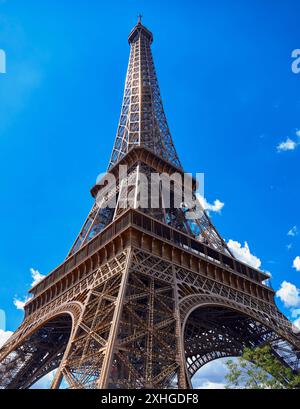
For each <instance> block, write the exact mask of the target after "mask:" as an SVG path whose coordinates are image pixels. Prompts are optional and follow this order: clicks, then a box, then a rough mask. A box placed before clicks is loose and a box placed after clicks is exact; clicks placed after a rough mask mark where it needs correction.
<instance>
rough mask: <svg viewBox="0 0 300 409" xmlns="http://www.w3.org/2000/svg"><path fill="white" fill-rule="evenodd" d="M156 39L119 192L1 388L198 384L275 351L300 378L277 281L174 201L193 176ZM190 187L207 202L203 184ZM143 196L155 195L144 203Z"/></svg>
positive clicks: (134, 86)
mask: <svg viewBox="0 0 300 409" xmlns="http://www.w3.org/2000/svg"><path fill="white" fill-rule="evenodd" d="M152 41H153V36H152V33H151V32H150V31H149V30H148V29H147V28H146V27H144V26H143V25H142V23H141V19H140V18H139V21H138V23H137V24H136V26H135V27H134V28H133V30H132V31H131V33H130V35H129V44H130V57H129V64H128V70H127V75H126V82H125V90H124V98H123V103H122V108H121V115H120V121H119V125H118V129H117V135H116V139H115V143H114V147H113V151H112V155H111V159H110V162H109V166H108V170H109V172H108V173H107V174H106V175H105V176H104V179H105V178H107V180H108V179H109V178H112V179H114V181H115V184H114V185H112V186H111V185H109V184H104V183H101V182H102V179H101V180H100V181H99V183H97V184H96V185H95V186H94V187H93V189H92V195H93V197H94V198H95V202H94V204H93V206H92V209H91V211H90V213H89V215H88V217H87V219H86V221H85V223H84V225H83V227H82V229H81V230H80V232H79V235H78V237H77V238H76V240H75V242H74V245H73V246H72V248H71V250H70V252H69V254H68V256H67V258H66V260H65V261H63V263H62V264H60V265H59V266H58V267H57V268H55V269H54V270H53V271H52V272H50V273H49V274H48V275H47V277H45V278H44V279H43V280H42V281H41V282H39V283H38V284H37V285H35V286H34V287H33V288H31V290H30V294H31V296H32V298H31V299H30V300H29V301H28V302H27V303H26V305H25V317H24V320H23V322H22V323H21V325H20V326H19V328H18V329H17V330H16V331H15V332H14V334H13V335H12V336H11V337H10V338H9V339H8V341H7V342H6V343H5V345H4V346H3V347H2V349H1V350H0V387H1V388H7V389H13V388H22V389H23V388H29V387H30V386H31V385H33V384H34V383H35V382H36V381H37V380H39V379H40V378H41V377H43V376H45V375H47V374H48V373H50V372H51V371H53V370H54V369H57V372H56V375H55V378H54V380H53V382H52V385H51V387H52V388H53V389H55V388H59V386H60V384H61V382H62V380H63V379H64V381H65V384H66V385H68V387H69V388H72V389H91V388H108V387H109V388H131V389H135V388H191V387H192V378H193V376H194V375H195V373H196V372H197V370H198V369H199V368H201V367H202V366H203V365H205V364H206V363H207V362H209V361H212V360H214V359H217V358H220V357H226V356H239V355H241V354H242V352H243V349H244V348H245V347H250V348H253V347H256V346H261V345H264V344H265V343H269V344H270V347H271V350H272V352H273V353H274V354H275V355H276V356H277V357H279V358H280V359H281V360H282V361H284V363H285V364H286V365H288V366H289V367H291V368H292V369H293V370H294V371H298V370H299V366H300V364H299V359H300V358H299V357H300V339H299V335H297V334H296V333H295V332H294V331H293V327H292V324H291V323H290V322H289V321H288V319H287V318H286V317H285V316H284V315H283V314H281V312H280V311H279V310H278V309H277V307H276V304H275V301H274V291H273V290H272V289H271V288H269V287H268V286H267V285H265V280H266V279H267V278H268V276H267V275H266V274H265V273H263V272H261V271H259V270H257V269H254V268H252V267H250V266H248V265H247V264H245V263H242V262H240V261H239V260H237V259H236V258H234V257H233V256H232V254H231V253H230V251H229V249H228V248H227V246H226V243H224V240H222V238H221V237H220V235H219V234H218V232H217V230H216V229H215V227H214V226H213V224H212V223H211V221H210V219H209V217H208V216H207V214H206V213H205V211H204V210H203V209H202V208H201V206H196V205H195V206H196V207H197V209H198V210H197V212H196V213H195V217H193V218H190V217H188V216H187V211H186V210H187V209H186V206H179V207H178V206H175V202H176V201H177V199H178V198H179V199H180V200H182V192H181V191H180V189H179V187H180V186H179V185H180V183H179V182H178V179H175V178H173V180H172V184H170V192H169V193H170V199H171V200H170V203H167V204H166V197H165V195H164V193H165V190H164V187H163V182H164V181H165V179H166V178H168V177H170V178H172V177H173V176H174V173H176V174H177V176H179V179H180V178H181V177H184V174H183V169H182V166H181V164H180V162H179V159H178V156H177V153H176V150H175V147H174V144H173V142H172V138H171V134H170V131H169V128H168V125H167V120H166V117H165V114H164V110H163V105H162V100H161V96H160V92H159V87H158V82H157V77H156V73H155V69H154V64H153V58H152V53H151V43H152ZM123 167H127V169H128V171H127V172H126V173H125V174H124V173H123V170H122V169H123ZM153 174H155V175H156V176H157V175H158V176H159V184H158V190H156V191H155V193H153V191H152V190H150V192H149V191H148V187H149V186H151V187H152V185H151V183H150V184H149V181H150V180H151V177H152V176H153ZM162 175H164V178H163V179H162V180H160V177H161V176H162ZM145 186H146V187H147V189H143V190H141V187H143V188H145ZM189 189H190V191H191V192H192V194H193V197H195V196H196V195H195V183H194V182H193V181H192V183H191V185H190V186H189ZM141 191H143V192H144V193H145V192H146V193H150V194H149V195H148V196H147V195H146V196H147V201H146V202H145V201H144V202H143V203H141V200H140V199H141ZM126 193H127V195H126ZM128 197H130V200H129V199H128ZM153 199H158V203H159V205H158V206H152V201H153ZM128 201H129V202H130V206H127V204H128V203H127V202H128ZM149 202H150V206H149V205H148V204H149ZM112 204H113V206H112ZM124 204H126V206H124Z"/></svg>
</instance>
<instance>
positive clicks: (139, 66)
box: [109, 23, 181, 169]
mask: <svg viewBox="0 0 300 409" xmlns="http://www.w3.org/2000/svg"><path fill="white" fill-rule="evenodd" d="M129 42H130V57H129V64H128V70H127V75H126V82H125V90H124V97H123V103H122V109H121V116H120V121H119V126H118V130H117V135H116V140H115V144H114V148H113V152H112V155H111V159H110V163H109V169H110V168H111V167H112V166H114V165H115V164H116V163H117V162H118V161H119V160H120V159H121V158H122V157H123V156H125V155H126V153H127V152H128V151H129V150H130V149H131V148H132V147H133V146H137V145H138V146H145V147H147V148H149V149H150V150H152V151H153V152H154V153H156V154H157V155H158V156H160V157H162V158H164V159H166V160H168V161H169V162H171V163H172V164H174V165H175V166H177V167H181V164H180V161H179V159H178V156H177V153H176V150H175V147H174V144H173V141H172V137H171V134H170V130H169V127H168V124H167V119H166V116H165V113H164V109H163V104H162V99H161V96H160V90H159V85H158V81H157V76H156V72H155V68H154V63H153V58H152V53H151V48H150V45H151V42H152V34H151V33H150V32H149V31H148V30H147V29H146V28H145V27H144V26H142V24H140V23H139V24H138V25H137V26H136V27H135V29H134V30H133V32H132V35H131V36H130V37H129Z"/></svg>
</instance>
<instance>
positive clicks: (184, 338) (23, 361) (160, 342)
mask: <svg viewBox="0 0 300 409" xmlns="http://www.w3.org/2000/svg"><path fill="white" fill-rule="evenodd" d="M93 276H94V281H93V283H92V285H91V287H90V290H89V293H88V296H87V297H86V298H85V302H84V305H83V310H82V311H83V312H82V314H81V316H80V319H79V321H78V323H77V324H76V326H75V328H74V330H72V331H71V327H72V324H71V320H70V317H68V316H67V315H66V314H63V313H61V314H60V316H59V317H53V318H52V319H50V320H46V322H44V323H41V326H40V327H39V328H38V329H37V330H36V331H35V332H33V333H32V334H31V335H29V336H27V337H26V336H25V337H24V339H19V338H17V339H18V343H17V344H16V345H15V347H14V346H13V345H12V346H11V351H10V353H9V354H8V355H7V356H6V357H5V359H4V360H3V361H2V362H1V366H0V371H1V372H0V373H1V377H0V379H1V381H0V384H1V387H2V388H26V387H30V385H32V384H33V383H34V382H36V381H37V380H38V379H40V378H41V377H42V376H43V375H45V374H47V373H48V372H50V371H51V370H53V369H56V368H58V371H57V373H56V376H55V379H54V381H53V384H52V387H53V388H57V387H59V385H60V382H61V381H62V379H64V383H65V385H67V386H68V387H69V388H74V389H92V388H107V387H110V388H150V387H152V388H187V387H191V379H192V377H193V375H194V374H195V373H196V371H197V370H198V369H199V368H200V367H201V366H203V365H204V364H205V363H207V362H209V361H211V360H213V359H216V358H219V357H224V356H238V355H240V354H241V353H242V350H243V348H244V347H245V346H250V347H255V346H258V345H263V344H265V343H270V344H271V346H272V350H273V352H274V353H275V354H276V355H277V356H278V357H279V358H280V359H281V360H282V361H283V362H284V363H285V364H286V365H289V366H290V367H291V368H293V370H295V371H298V370H299V367H300V360H299V358H300V354H299V351H300V339H299V336H296V335H295V334H293V333H292V328H291V324H290V323H289V322H288V320H287V319H286V318H284V317H283V316H282V315H281V314H280V313H279V312H278V310H277V309H276V307H275V306H272V305H270V304H268V303H267V302H264V301H261V300H258V299H254V298H253V297H251V296H247V295H246V294H243V293H242V292H239V291H237V290H234V289H232V288H230V287H229V286H227V285H222V284H220V283H216V282H215V281H214V280H211V279H208V278H206V277H205V276H202V275H201V274H198V273H194V272H192V271H190V270H187V269H184V268H181V267H179V266H176V265H174V264H172V263H170V262H167V261H165V260H164V259H162V258H160V257H157V256H154V255H153V254H150V253H147V252H145V251H142V250H139V249H135V248H132V249H130V250H126V251H123V252H122V253H121V254H120V255H119V256H117V257H115V258H113V259H112V260H111V261H109V262H108V263H107V264H105V265H104V266H102V267H100V268H99V269H98V270H97V271H95V272H94V273H93ZM67 307H68V304H66V310H67ZM61 312H63V309H61ZM185 317H186V318H187V319H185ZM70 334H71V335H70Z"/></svg>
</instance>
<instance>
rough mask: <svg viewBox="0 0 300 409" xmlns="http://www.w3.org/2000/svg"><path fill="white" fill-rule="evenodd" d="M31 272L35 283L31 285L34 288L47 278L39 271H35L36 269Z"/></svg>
mask: <svg viewBox="0 0 300 409" xmlns="http://www.w3.org/2000/svg"><path fill="white" fill-rule="evenodd" d="M30 272H31V277H32V278H33V281H32V283H31V285H32V286H34V285H36V284H37V283H39V282H40V281H41V280H42V279H43V278H45V277H46V276H44V275H43V274H41V273H40V272H39V271H38V270H35V269H34V268H31V269H30Z"/></svg>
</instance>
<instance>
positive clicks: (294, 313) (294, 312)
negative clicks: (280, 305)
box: [292, 308, 300, 318]
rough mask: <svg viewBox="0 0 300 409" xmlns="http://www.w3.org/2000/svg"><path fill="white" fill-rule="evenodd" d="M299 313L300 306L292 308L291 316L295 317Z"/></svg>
mask: <svg viewBox="0 0 300 409" xmlns="http://www.w3.org/2000/svg"><path fill="white" fill-rule="evenodd" d="M298 315H300V308H296V309H293V310H292V318H297V317H298Z"/></svg>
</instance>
